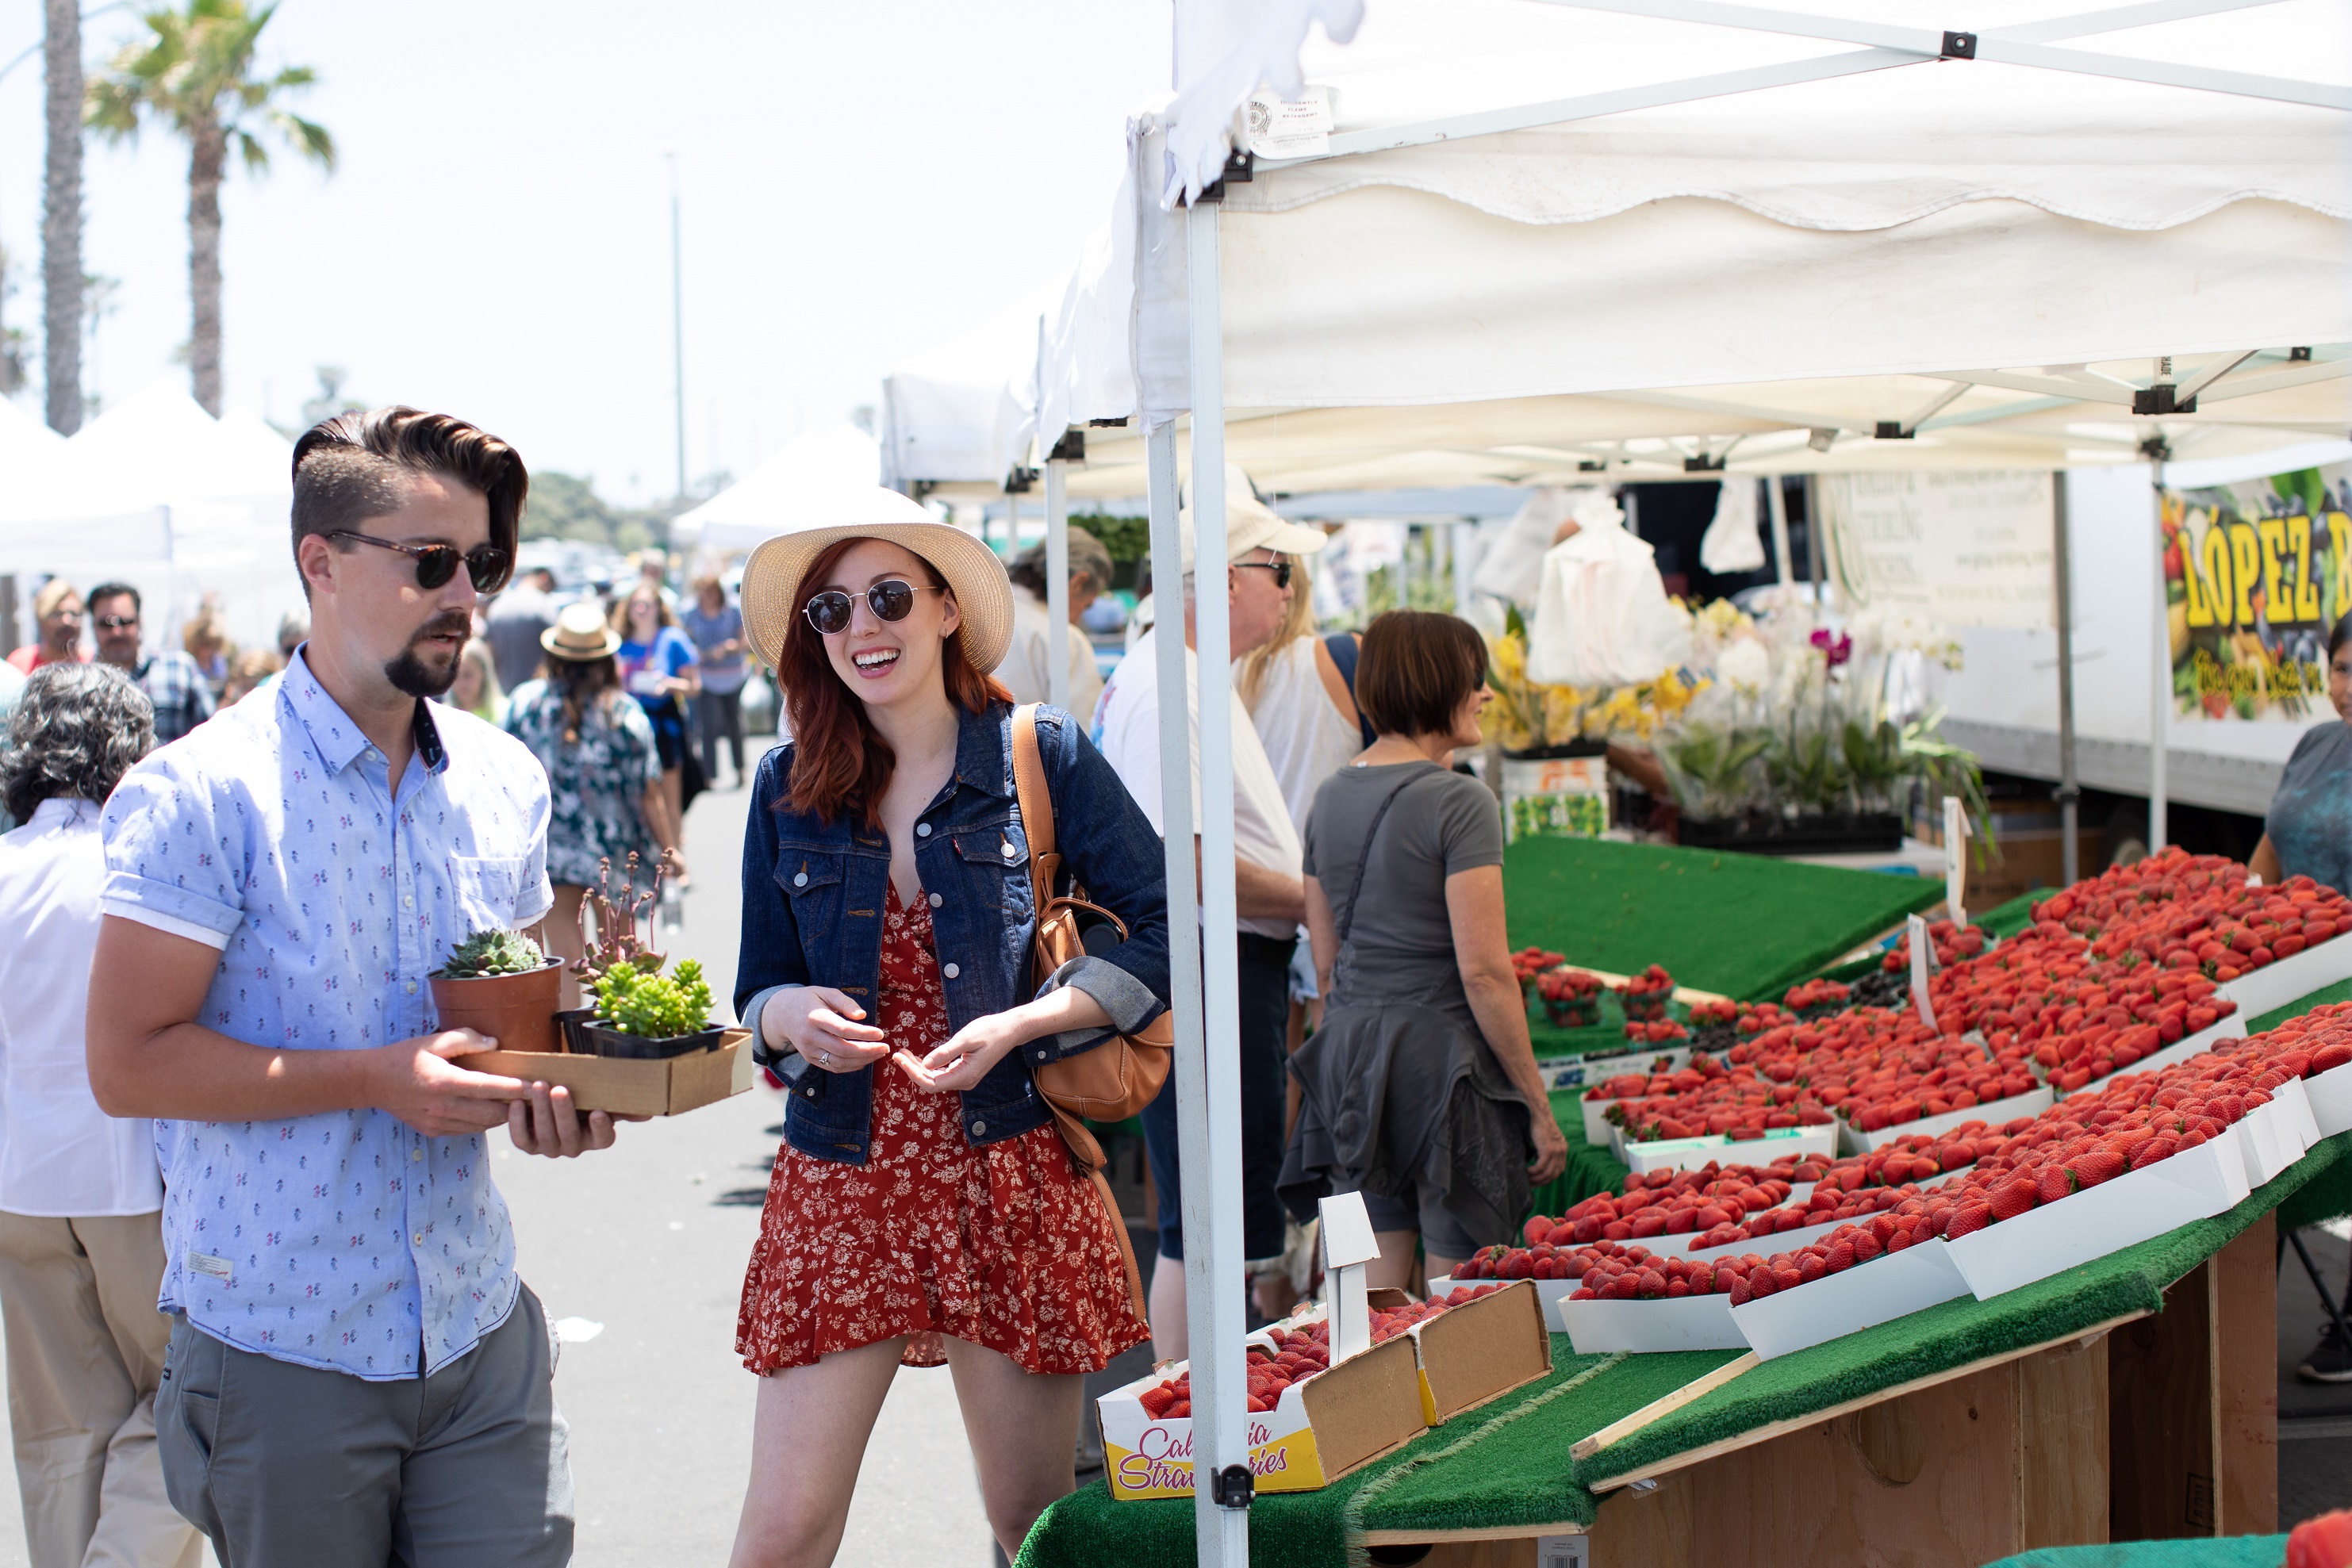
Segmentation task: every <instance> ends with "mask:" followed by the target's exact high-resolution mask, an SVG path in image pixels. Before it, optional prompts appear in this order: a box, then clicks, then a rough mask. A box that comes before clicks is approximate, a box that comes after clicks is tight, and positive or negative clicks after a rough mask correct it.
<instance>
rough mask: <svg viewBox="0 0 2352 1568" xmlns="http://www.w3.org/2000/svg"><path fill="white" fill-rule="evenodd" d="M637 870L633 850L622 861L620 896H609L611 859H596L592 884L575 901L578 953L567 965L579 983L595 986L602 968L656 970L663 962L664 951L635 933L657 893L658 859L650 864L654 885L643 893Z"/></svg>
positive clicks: (658, 879) (611, 886) (645, 972)
mask: <svg viewBox="0 0 2352 1568" xmlns="http://www.w3.org/2000/svg"><path fill="white" fill-rule="evenodd" d="M637 870H638V865H637V855H636V852H635V850H632V851H630V852H629V857H628V859H627V860H625V861H624V862H622V865H621V895H620V897H618V898H617V899H616V898H614V896H613V862H611V861H610V860H601V861H598V862H596V885H595V887H594V888H593V890H591V891H590V892H589V894H588V895H587V896H586V897H584V898H583V899H582V900H581V901H580V916H579V918H580V951H581V954H582V956H580V957H579V958H577V959H575V960H573V961H572V973H573V974H575V975H577V976H579V977H580V984H581V986H582V987H583V988H588V989H593V988H595V987H596V986H597V985H598V984H599V983H600V982H601V981H602V979H603V978H604V975H605V974H606V973H607V972H609V971H611V970H613V969H615V968H623V967H627V968H634V969H636V970H637V971H638V972H639V973H641V974H647V975H651V974H657V973H659V972H660V970H661V967H662V965H663V964H664V963H665V962H666V961H667V958H666V956H665V955H663V954H660V953H656V952H655V951H653V950H652V949H651V948H650V947H648V946H646V941H645V938H644V937H643V936H639V935H638V933H639V931H640V929H641V928H642V926H643V924H644V921H645V916H646V912H647V911H648V910H650V909H652V908H653V906H654V905H655V904H656V903H657V902H658V901H659V900H660V898H661V884H662V868H661V866H660V865H659V864H656V866H655V867H654V880H653V885H652V886H651V887H649V888H647V889H646V891H645V892H643V893H639V892H638V891H637ZM592 925H593V935H592V934H591V926H592Z"/></svg>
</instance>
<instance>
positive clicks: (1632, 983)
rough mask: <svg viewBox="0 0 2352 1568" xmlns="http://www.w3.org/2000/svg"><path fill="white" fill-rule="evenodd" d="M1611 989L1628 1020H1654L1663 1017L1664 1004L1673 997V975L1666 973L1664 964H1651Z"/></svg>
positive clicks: (1640, 1021)
mask: <svg viewBox="0 0 2352 1568" xmlns="http://www.w3.org/2000/svg"><path fill="white" fill-rule="evenodd" d="M1612 989H1613V990H1615V991H1616V993H1617V999H1618V1000H1619V1001H1620V1002H1621V1003H1622V1004H1623V1006H1624V1009H1625V1017H1626V1019H1628V1020H1629V1021H1631V1022H1636V1023H1650V1022H1655V1021H1659V1020H1663V1019H1664V1018H1665V1016H1666V1004H1667V1003H1668V1002H1670V1001H1672V1000H1673V999H1674V995H1675V977H1673V976H1672V975H1669V974H1667V973H1666V971H1665V967H1664V966H1663V965H1659V964H1653V965H1651V966H1650V967H1648V968H1646V969H1644V970H1643V971H1642V972H1641V973H1640V974H1638V975H1635V976H1633V977H1630V978H1628V979H1627V980H1626V981H1625V982H1624V983H1623V984H1622V985H1620V986H1615V987H1612Z"/></svg>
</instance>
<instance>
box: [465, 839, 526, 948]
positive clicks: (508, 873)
mask: <svg viewBox="0 0 2352 1568" xmlns="http://www.w3.org/2000/svg"><path fill="white" fill-rule="evenodd" d="M525 863H526V862H525V860H524V857H522V856H520V855H516V856H512V857H508V856H503V855H451V856H450V857H449V906H450V909H451V911H452V912H453V913H454V914H455V915H457V923H458V925H460V926H461V927H462V929H460V930H459V931H458V932H457V934H456V935H455V936H452V937H451V938H450V940H451V941H453V942H462V941H464V940H465V939H466V938H467V936H472V935H473V934H474V933H475V932H477V931H511V930H512V929H514V921H515V909H516V907H517V906H518V905H519V904H520V903H521V902H522V878H523V867H524V865H525Z"/></svg>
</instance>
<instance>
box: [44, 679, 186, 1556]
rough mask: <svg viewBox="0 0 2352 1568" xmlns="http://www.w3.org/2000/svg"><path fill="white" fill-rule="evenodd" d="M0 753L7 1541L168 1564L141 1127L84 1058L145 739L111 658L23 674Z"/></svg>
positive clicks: (158, 1196)
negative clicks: (105, 808) (121, 814)
mask: <svg viewBox="0 0 2352 1568" xmlns="http://www.w3.org/2000/svg"><path fill="white" fill-rule="evenodd" d="M8 739H9V746H8V747H7V750H6V754H5V756H0V802H5V806H6V809H7V810H8V813H9V815H11V816H13V817H15V818H16V820H17V821H20V822H22V823H23V824H24V826H22V827H20V828H18V829H16V831H13V832H10V833H8V834H6V835H5V836H0V1316H5V1320H6V1323H7V1341H8V1349H7V1357H8V1360H7V1367H8V1405H9V1416H10V1424H11V1427H12V1429H13V1433H14V1437H15V1442H16V1485H17V1489H18V1490H19V1492H20V1494H21V1495H22V1498H23V1501H24V1511H25V1538H26V1545H27V1547H28V1548H29V1549H30V1557H31V1560H32V1562H33V1563H35V1564H36V1565H37V1568H47V1565H48V1564H52V1563H58V1564H66V1563H83V1562H102V1563H142V1564H158V1565H162V1564H187V1565H189V1568H193V1565H194V1563H196V1562H197V1561H198V1560H199V1553H200V1551H201V1548H200V1546H199V1543H198V1537H197V1535H196V1531H195V1528H194V1526H193V1525H191V1524H189V1523H188V1522H187V1521H185V1520H184V1519H182V1518H181V1517H180V1516H179V1515H178V1514H177V1513H176V1512H174V1511H173V1508H172V1505H171V1503H170V1501H169V1500H167V1499H166V1498H165V1497H164V1495H163V1464H162V1461H161V1459H160V1458H159V1457H158V1455H157V1451H156V1448H155V1412H154V1405H155V1390H156V1388H157V1386H158V1384H159V1382H160V1380H161V1378H162V1376H163V1350H164V1347H165V1345H167V1344H168V1343H170V1340H171V1320H170V1319H168V1318H165V1317H164V1316H163V1314H162V1313H160V1312H157V1311H156V1310H155V1299H156V1291H157V1286H158V1285H159V1283H160V1282H161V1281H162V1279H163V1232H162V1223H161V1222H162V1216H161V1213H160V1211H161V1209H162V1208H163V1180H162V1177H161V1176H160V1174H159V1173H158V1170H157V1167H156V1163H155V1139H154V1133H153V1130H152V1125H153V1124H152V1123H149V1122H146V1121H143V1120H135V1121H133V1120H120V1119H117V1118H115V1117H112V1116H109V1115H107V1114H106V1113H104V1112H102V1111H100V1109H99V1108H98V1102H97V1100H96V1099H94V1098H93V1097H92V1096H91V1094H90V1089H89V1070H88V1068H87V1066H86V1065H85V1064H84V1061H83V1045H82V1034H83V1025H84V1016H85V1009H86V1008H87V1004H88V999H89V963H90V953H91V951H92V949H93V948H94V947H95V946H97V943H98V926H99V918H100V915H99V896H100V894H101V893H102V892H103V891H104V889H105V886H106V850H105V844H104V842H103V841H101V840H100V837H99V808H100V805H101V804H103V803H104V801H105V800H106V798H107V796H109V795H110V794H111V793H112V792H113V790H114V786H115V782H116V781H117V780H118V779H121V777H122V775H123V773H124V771H125V770H126V769H128V768H130V766H131V764H132V763H134V762H136V761H138V760H139V758H141V757H142V755H144V754H145V753H146V752H147V751H148V749H149V748H150V747H152V746H153V745H154V743H155V710H154V708H153V706H152V705H151V704H150V703H149V702H148V700H147V696H146V694H145V693H143V692H142V691H141V690H140V689H139V687H138V686H137V685H134V684H133V683H132V682H131V678H130V677H129V676H127V675H125V674H123V673H122V672H121V670H119V669H117V668H115V667H114V666H113V665H111V664H44V665H42V666H41V667H40V668H39V669H37V670H35V671H34V672H33V674H32V678H31V679H30V680H29V681H27V682H26V685H25V690H24V693H23V695H22V696H21V697H20V698H19V699H18V701H17V704H16V712H15V713H14V714H13V715H12V716H10V719H9V726H8Z"/></svg>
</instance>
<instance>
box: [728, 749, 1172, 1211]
mask: <svg viewBox="0 0 2352 1568" xmlns="http://www.w3.org/2000/svg"><path fill="white" fill-rule="evenodd" d="M1037 750H1038V753H1039V756H1040V758H1041V759H1042V760H1043V761H1044V763H1045V778H1046V781H1047V784H1048V786H1049V788H1050V789H1052V791H1053V797H1054V808H1055V810H1054V818H1055V824H1054V833H1055V848H1056V849H1057V850H1059V851H1060V852H1061V855H1062V861H1063V864H1064V865H1065V866H1066V867H1067V868H1068V871H1069V873H1071V874H1072V875H1073V876H1074V877H1075V878H1076V881H1077V882H1078V883H1081V884H1083V885H1084V886H1085V888H1086V890H1087V898H1088V899H1089V900H1090V901H1091V902H1093V903H1095V904H1100V905H1102V907H1104V908H1105V909H1108V910H1109V911H1110V912H1111V913H1112V914H1114V915H1118V917H1119V919H1120V920H1121V921H1123V922H1124V923H1125V924H1126V925H1127V931H1128V936H1127V940H1126V941H1125V942H1124V943H1121V944H1119V945H1118V946H1116V947H1114V948H1112V949H1111V950H1110V951H1109V952H1108V954H1107V955H1105V956H1100V957H1096V956H1087V957H1082V958H1076V959H1073V960H1072V961H1070V962H1069V963H1067V964H1065V965H1063V966H1062V967H1061V968H1060V969H1059V970H1058V971H1056V972H1055V974H1054V975H1053V976H1052V977H1050V978H1049V979H1048V980H1047V982H1046V984H1045V986H1044V987H1042V988H1038V989H1037V991H1036V993H1035V994H1038V995H1042V994H1043V993H1044V992H1045V991H1047V990H1051V989H1054V988H1056V987H1058V986H1064V985H1071V986H1076V987H1077V988H1079V989H1080V990H1082V991H1084V992H1086V993H1087V995H1088V996H1090V997H1092V998H1095V1000H1097V1001H1098V1002H1100V1003H1101V1004H1102V1006H1103V1010H1104V1011H1106V1012H1108V1014H1109V1015H1110V1019H1111V1022H1112V1025H1113V1026H1114V1027H1115V1028H1116V1029H1118V1030H1119V1031H1120V1032H1122V1033H1132V1032H1133V1031H1135V1030H1139V1029H1140V1028H1142V1027H1143V1026H1144V1025H1145V1024H1146V1023H1149V1022H1150V1020H1151V1019H1154V1018H1156V1017H1157V1016H1159V1014H1160V1012H1161V1011H1163V1010H1164V1009H1165V1008H1166V1006H1167V999H1166V998H1167V995H1168V897H1167V881H1166V873H1165V871H1164V870H1163V866H1164V863H1165V862H1163V860H1162V859H1161V848H1160V836H1159V835H1158V834H1157V833H1155V832H1153V831H1151V824H1150V821H1149V820H1147V819H1146V818H1145V817H1144V815H1143V813H1142V811H1141V810H1139V809H1138V808H1137V807H1136V804H1135V802H1134V801H1133V800H1131V799H1129V796H1128V793H1127V789H1126V786H1124V785H1123V784H1121V783H1120V782H1119V779H1118V775H1117V774H1116V773H1113V772H1112V771H1111V768H1110V764H1108V762H1105V761H1104V760H1103V758H1102V754H1101V753H1099V752H1097V750H1096V749H1095V748H1094V747H1093V745H1092V744H1091V743H1090V742H1089V741H1088V740H1087V737H1086V730H1085V727H1084V726H1082V725H1081V724H1079V722H1078V721H1077V720H1076V719H1075V718H1072V717H1071V716H1069V715H1068V714H1066V713H1064V712H1063V711H1062V710H1061V709H1059V708H1054V707H1040V708H1039V709H1038V711H1037ZM792 766H793V747H792V746H791V744H790V743H789V742H787V743H786V744H785V745H782V746H780V747H776V748H775V749H774V750H772V751H771V752H769V753H768V755H767V756H766V757H765V758H761V762H760V770H759V775H758V777H757V779H755V780H754V781H753V783H752V786H751V821H750V823H749V825H748V826H747V827H746V828H745V830H744V834H743V948H742V954H741V956H740V960H739V962H738V964H737V967H736V975H737V984H736V991H735V1005H736V1009H737V1011H738V1013H739V1014H740V1017H741V1018H742V1019H743V1020H744V1022H745V1024H746V1025H747V1026H748V1027H750V1028H751V1029H752V1030H757V1029H758V1027H759V1015H760V1009H761V1008H762V1007H764V1006H765V1005H766V1004H767V1001H768V998H770V997H771V996H772V995H774V993H775V992H776V991H777V990H779V989H782V988H785V987H790V986H812V985H814V986H831V987H833V988H835V989H836V990H839V991H841V992H843V993H845V995H847V996H848V997H850V998H852V999H853V1000H855V1001H856V1002H857V1003H859V1004H860V1005H861V1006H863V1007H864V1008H865V1009H866V1013H867V1020H866V1021H868V1022H871V1023H874V1024H877V1025H879V1024H880V1023H881V1021H882V1020H881V1019H880V1018H879V1016H878V1013H879V1010H880V1009H879V1007H878V1005H877V1000H876V998H877V995H878V992H879V988H880V983H881V972H882V908H883V901H884V899H885V897H886V896H887V894H888V892H889V882H890V841H889V839H888V838H887V835H885V834H884V833H883V832H882V831H881V830H880V829H878V828H867V827H866V825H865V824H864V822H863V821H859V820H857V819H856V816H855V815H854V814H852V813H844V814H843V815H842V816H840V817H838V818H836V819H835V820H834V821H829V822H828V821H820V820H818V819H817V818H815V817H813V816H808V815H805V814H803V813H801V812H798V811H795V810H793V809H792V808H791V807H790V806H788V805H785V804H783V803H782V801H783V799H784V796H785V794H786V792H787V788H788V786H789V783H790V780H791V778H792ZM915 866H916V871H917V873H918V875H919V876H920V878H921V879H922V884H923V888H924V891H925V894H926V895H927V896H928V898H929V902H930V905H931V932H932V940H933V943H934V945H935V946H936V947H937V949H938V956H939V962H940V980H941V985H942V988H943V989H944V990H945V991H946V993H947V1007H948V1025H949V1028H950V1030H960V1029H961V1028H963V1027H964V1026H965V1025H966V1024H968V1023H970V1022H971V1021H972V1020H973V1019H979V1018H984V1017H986V1016H988V1015H989V1014H991V1013H999V1012H1003V1011H1004V1010H1005V1009H1008V1008H1012V1007H1014V1006H1017V1005H1019V1004H1020V1003H1022V1002H1025V1001H1028V1000H1031V999H1032V995H1033V993H1032V990H1031V988H1030V986H1029V984H1028V976H1029V960H1030V949H1031V946H1032V943H1033V940H1034V936H1035V932H1036V907H1035V904H1036V901H1035V894H1034V890H1033V889H1032V887H1031V884H1030V880H1029V841H1028V836H1027V834H1026V833H1025V832H1024V831H1023V830H1022V825H1021V811H1020V808H1019V806H1018V805H1017V803H1016V802H1015V799H1014V791H1013V710H1012V709H1011V708H1010V707H1008V706H1005V705H1004V704H1003V703H992V704H991V705H990V706H988V708H987V710H986V711H985V712H982V713H976V714H966V715H964V716H963V720H962V729H961V736H960V737H959V738H958V740H957V742H956V767H955V775H954V777H952V778H951V779H949V780H948V782H947V785H946V786H945V788H943V789H941V790H940V794H939V797H938V799H936V800H933V801H932V802H931V803H930V805H929V807H927V808H925V810H924V811H923V814H922V815H921V816H920V817H919V819H917V821H916V825H915ZM1106 1039H1108V1035H1107V1034H1106V1033H1105V1032H1104V1031H1102V1030H1072V1031H1070V1032H1068V1033H1065V1034H1059V1035H1049V1036H1045V1037H1043V1038H1040V1039H1038V1040H1032V1041H1030V1042H1029V1044H1027V1045H1026V1046H1024V1047H1023V1048H1022V1049H1021V1050H1019V1051H1011V1052H1008V1053H1006V1055H1005V1056H1004V1058H1003V1060H1002V1061H998V1062H997V1064H996V1065H995V1067H993V1068H992V1069H991V1070H990V1071H989V1073H988V1076H987V1077H985V1078H983V1079H982V1081H981V1082H980V1083H979V1085H978V1086H977V1087H976V1088H973V1089H970V1090H967V1091H965V1092H963V1093H962V1095H961V1100H962V1102H963V1104H962V1120H963V1128H964V1135H965V1136H966V1137H967V1138H969V1139H970V1140H971V1142H972V1144H974V1145H982V1144H990V1143H995V1142H998V1141H1000V1140H1002V1139H1005V1138H1011V1137H1016V1136H1018V1135H1019V1134H1023V1133H1025V1132H1028V1131H1029V1130H1030V1129H1031V1128H1033V1127H1037V1126H1041V1125H1043V1124H1045V1122H1047V1121H1049V1120H1050V1119H1051V1118H1052V1112H1051V1110H1050V1109H1049V1108H1048V1106H1047V1105H1046V1103H1045V1098H1044V1097H1043V1096H1042V1095H1040V1094H1039V1093H1038V1092H1037V1090H1036V1086H1035V1084H1034V1082H1032V1081H1031V1078H1030V1075H1029V1074H1030V1069H1031V1067H1032V1066H1034V1065H1035V1064H1036V1063H1039V1062H1045V1061H1056V1060H1059V1059H1060V1058H1062V1057H1065V1056H1071V1055H1075V1054H1076V1053H1077V1052H1079V1051H1089V1050H1092V1049H1093V1048H1094V1047H1095V1046H1097V1045H1099V1044H1101V1043H1102V1042H1103V1040H1106ZM932 1043H934V1044H936V1043H938V1042H936V1041H934V1042H932ZM758 1055H759V1058H760V1060H761V1062H762V1063H763V1064H764V1065H766V1066H768V1067H770V1068H771V1069H772V1071H774V1072H775V1073H776V1074H777V1075H778V1076H779V1077H781V1078H782V1079H783V1080H784V1081H785V1084H786V1087H787V1089H788V1090H789V1093H788V1094H787V1096H786V1101H785V1110H784V1137H785V1140H786V1141H787V1142H789V1143H790V1144H791V1145H793V1147H794V1148H796V1149H798V1150H800V1151H801V1152H802V1153H803V1154H804V1155H810V1156H811V1157H813V1158H815V1159H824V1160H834V1161H837V1162H840V1163H843V1164H847V1165H864V1164H865V1163H866V1144H867V1140H868V1138H869V1136H870V1134H871V1129H872V1123H873V1104H874V1093H873V1089H874V1083H873V1073H874V1071H875V1069H874V1068H873V1067H866V1068H862V1069H860V1070H859V1071H856V1072H842V1073H835V1072H827V1071H823V1070H822V1069H818V1068H814V1067H812V1066H810V1064H809V1063H808V1062H807V1061H803V1059H802V1058H801V1057H800V1056H799V1055H797V1054H794V1053H791V1052H785V1053H782V1054H772V1053H770V1052H768V1051H767V1050H766V1048H765V1046H764V1044H763V1045H762V1046H761V1048H760V1050H759V1052H758ZM878 1065H880V1066H883V1067H885V1068H887V1069H888V1071H894V1072H895V1071H898V1069H897V1068H895V1067H890V1066H889V1064H888V1061H887V1058H886V1059H885V1060H884V1061H882V1062H881V1063H879V1064H878Z"/></svg>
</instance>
